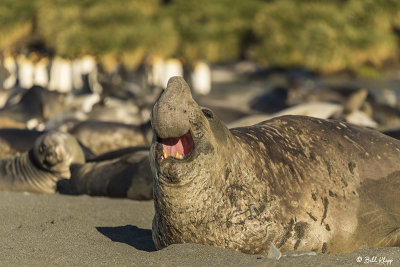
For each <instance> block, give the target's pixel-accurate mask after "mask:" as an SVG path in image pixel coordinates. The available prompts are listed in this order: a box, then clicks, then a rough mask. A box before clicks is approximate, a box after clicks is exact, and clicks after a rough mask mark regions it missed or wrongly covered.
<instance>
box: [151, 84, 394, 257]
mask: <svg viewBox="0 0 400 267" xmlns="http://www.w3.org/2000/svg"><path fill="white" fill-rule="evenodd" d="M152 128H153V131H154V133H155V135H154V138H153V142H152V145H151V150H150V164H151V169H152V173H153V179H154V207H155V216H154V220H153V232H152V233H153V240H154V243H155V246H156V248H157V249H161V248H163V247H166V246H168V245H170V244H173V243H189V242H190V243H201V244H207V245H212V246H218V247H225V248H229V249H233V250H238V251H241V252H245V253H265V252H267V251H268V249H269V248H270V246H271V245H272V244H274V245H275V246H277V247H278V248H279V249H280V250H282V251H288V250H296V249H299V250H314V251H318V252H326V253H341V252H347V251H353V250H356V249H359V248H363V247H371V246H398V245H400V198H399V197H398V192H400V142H399V141H397V140H395V139H393V138H390V137H388V136H385V135H383V134H381V133H379V132H377V131H374V130H369V129H365V128H362V127H359V126H353V125H350V124H346V123H343V122H339V121H334V120H323V119H317V118H311V117H305V116H283V117H278V118H275V119H272V120H269V121H265V122H261V123H259V124H256V125H253V126H249V127H242V128H234V129H230V130H228V128H227V127H226V126H225V125H224V124H223V123H221V121H220V120H219V119H218V118H217V117H216V116H215V115H214V114H213V112H212V111H211V110H209V109H206V108H202V107H199V106H198V105H197V103H196V102H195V101H194V100H193V99H192V96H191V93H190V89H189V87H188V85H187V84H186V83H185V81H184V80H183V79H182V78H179V77H173V78H171V79H170V80H169V83H168V86H167V89H166V90H165V91H164V93H163V94H162V95H161V96H160V98H159V100H158V101H157V103H156V104H155V106H154V108H153V112H152ZM388 192H389V194H388Z"/></svg>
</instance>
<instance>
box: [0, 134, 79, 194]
mask: <svg viewBox="0 0 400 267" xmlns="http://www.w3.org/2000/svg"><path fill="white" fill-rule="evenodd" d="M84 162H85V156H84V153H83V151H82V149H81V147H80V145H79V143H78V142H77V140H76V139H75V138H74V137H73V136H71V135H70V134H68V133H64V132H58V131H49V132H46V133H44V134H42V135H41V136H39V137H38V138H37V139H36V141H35V143H34V145H33V147H32V149H31V150H29V151H28V152H25V153H22V154H21V155H20V156H16V157H10V158H3V159H0V189H2V190H10V191H29V192H41V193H54V192H55V190H56V188H57V183H58V182H59V181H61V180H62V179H69V178H70V176H71V174H70V166H71V165H72V164H77V163H84Z"/></svg>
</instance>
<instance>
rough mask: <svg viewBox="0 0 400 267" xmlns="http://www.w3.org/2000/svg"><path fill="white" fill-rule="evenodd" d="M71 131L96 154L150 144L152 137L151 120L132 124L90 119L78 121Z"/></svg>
mask: <svg viewBox="0 0 400 267" xmlns="http://www.w3.org/2000/svg"><path fill="white" fill-rule="evenodd" d="M69 133H70V134H72V135H73V136H74V137H75V138H77V139H78V140H79V141H81V142H82V144H84V145H85V146H87V147H88V148H90V149H91V150H92V151H93V152H94V153H95V154H96V155H99V154H102V153H105V152H107V151H111V150H116V149H119V148H123V147H128V146H141V145H149V144H150V142H151V139H152V130H151V125H150V122H147V123H143V124H140V125H130V124H124V123H119V122H107V121H93V120H88V121H83V122H81V123H78V124H77V125H76V126H75V127H73V128H72V129H70V130H69Z"/></svg>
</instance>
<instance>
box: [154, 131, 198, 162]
mask: <svg viewBox="0 0 400 267" xmlns="http://www.w3.org/2000/svg"><path fill="white" fill-rule="evenodd" d="M160 139H161V138H160ZM161 143H162V145H163V154H164V155H163V157H165V154H166V155H167V156H168V157H176V158H181V159H182V158H183V156H185V155H187V154H189V153H190V152H191V151H192V150H193V145H194V143H193V138H192V135H191V134H190V132H188V133H186V134H185V135H183V136H181V137H173V138H164V139H161Z"/></svg>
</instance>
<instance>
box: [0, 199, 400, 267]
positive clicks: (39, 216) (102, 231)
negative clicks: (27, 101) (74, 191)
mask: <svg viewBox="0 0 400 267" xmlns="http://www.w3.org/2000/svg"><path fill="white" fill-rule="evenodd" d="M0 203H1V205H0V217H1V220H0V225H1V231H0V239H1V241H2V242H1V243H0V265H2V266H50V265H51V266H54V265H61V266H77V265H79V266H94V265H96V266H98V265H103V266H149V265H150V266H295V265H296V266H355V265H363V266H371V265H380V266H387V265H391V266H399V265H400V248H371V249H363V250H359V251H355V252H353V253H349V254H341V255H323V254H318V255H315V256H309V255H302V256H299V255H298V254H301V252H298V251H297V252H291V253H284V254H283V255H282V257H281V258H280V259H279V260H275V259H268V258H267V257H266V255H246V254H243V253H239V252H235V251H230V250H227V249H222V248H215V247H208V246H203V245H197V244H178V245H172V246H170V247H167V248H165V249H163V250H160V251H156V250H155V247H154V244H153V241H152V238H151V221H152V218H153V213H154V208H153V203H152V201H132V200H128V199H111V198H103V197H90V196H85V195H84V196H69V195H60V194H55V195H39V194H28V193H17V192H0ZM367 257H369V259H370V261H376V262H369V263H368V264H367V263H366V262H368V258H367ZM373 257H376V258H373ZM357 259H358V260H359V261H361V262H360V263H358V262H357Z"/></svg>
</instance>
